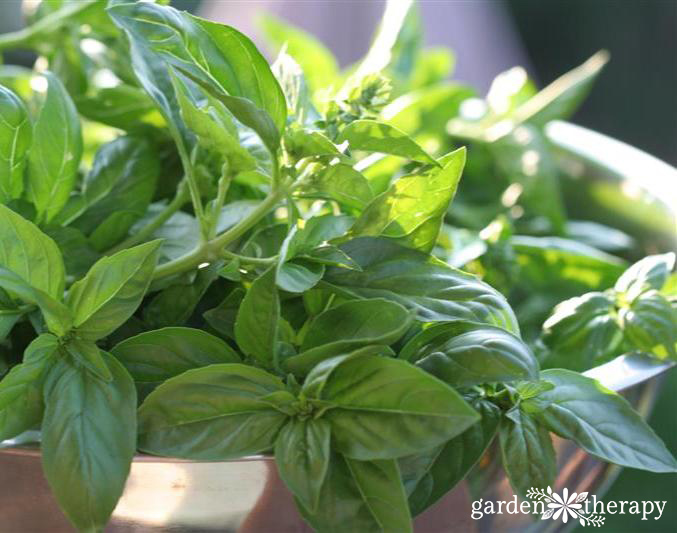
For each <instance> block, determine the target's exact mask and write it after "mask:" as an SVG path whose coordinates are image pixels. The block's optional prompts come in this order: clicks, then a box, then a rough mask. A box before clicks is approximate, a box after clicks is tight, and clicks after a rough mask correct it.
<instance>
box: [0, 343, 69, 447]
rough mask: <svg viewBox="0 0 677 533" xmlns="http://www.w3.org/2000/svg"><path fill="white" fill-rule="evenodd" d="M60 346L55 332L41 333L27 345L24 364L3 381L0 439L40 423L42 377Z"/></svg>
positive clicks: (0, 386)
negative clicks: (53, 333)
mask: <svg viewBox="0 0 677 533" xmlns="http://www.w3.org/2000/svg"><path fill="white" fill-rule="evenodd" d="M58 347H59V344H58V340H57V338H56V337H55V336H54V335H51V334H49V333H44V334H42V335H40V336H39V337H37V338H36V339H35V340H34V341H33V342H31V343H30V344H29V345H28V347H27V348H26V352H25V353H24V361H23V363H21V364H18V365H16V366H15V367H13V368H12V369H11V370H10V371H9V373H8V374H7V375H6V376H5V377H4V378H3V379H2V381H0V442H2V441H3V440H5V439H9V438H11V437H15V436H16V435H18V434H19V433H23V432H24V431H26V430H29V429H32V428H33V427H35V426H37V425H39V424H40V421H41V420H42V412H43V409H44V407H43V402H42V377H43V375H44V373H45V370H46V369H47V368H48V367H49V365H50V364H51V361H52V359H53V358H54V355H55V353H56V351H57V350H58Z"/></svg>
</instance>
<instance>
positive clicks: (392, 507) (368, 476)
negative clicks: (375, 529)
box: [346, 457, 413, 533]
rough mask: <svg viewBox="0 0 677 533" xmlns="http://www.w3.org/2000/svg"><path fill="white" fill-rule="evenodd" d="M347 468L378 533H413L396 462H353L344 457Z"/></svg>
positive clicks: (405, 496) (353, 460)
mask: <svg viewBox="0 0 677 533" xmlns="http://www.w3.org/2000/svg"><path fill="white" fill-rule="evenodd" d="M346 464H347V465H348V469H349V470H350V473H351V474H352V476H353V479H354V480H355V484H356V485H357V487H358V488H359V490H360V493H361V494H362V498H363V499H364V501H365V503H366V504H367V507H368V508H369V510H370V511H371V513H372V515H374V518H375V519H376V522H378V524H379V526H380V527H381V531H384V532H393V533H395V532H397V533H407V532H410V533H411V532H413V529H412V525H411V515H410V514H409V506H408V505H407V495H406V494H405V492H404V487H403V486H402V481H401V480H400V470H399V468H398V467H397V462H396V461H393V460H389V461H388V460H385V461H384V460H382V461H356V460H355V459H349V458H347V457H346Z"/></svg>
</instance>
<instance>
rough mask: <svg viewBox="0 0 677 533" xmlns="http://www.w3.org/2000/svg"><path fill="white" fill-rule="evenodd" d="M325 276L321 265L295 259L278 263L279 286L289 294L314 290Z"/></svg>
mask: <svg viewBox="0 0 677 533" xmlns="http://www.w3.org/2000/svg"><path fill="white" fill-rule="evenodd" d="M323 274H324V266H323V265H322V264H320V263H316V262H311V261H304V260H303V259H295V260H292V261H287V262H286V263H278V269H277V276H276V278H277V286H278V287H280V289H282V290H284V291H288V292H295V293H301V292H305V291H308V290H310V289H312V288H313V287H314V286H315V285H317V284H318V283H319V281H320V280H321V279H322V275H323Z"/></svg>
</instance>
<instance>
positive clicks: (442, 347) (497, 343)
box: [400, 323, 538, 387]
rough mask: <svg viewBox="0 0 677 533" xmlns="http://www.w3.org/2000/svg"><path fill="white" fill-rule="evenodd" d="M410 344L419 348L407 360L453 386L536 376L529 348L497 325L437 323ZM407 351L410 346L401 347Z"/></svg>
mask: <svg viewBox="0 0 677 533" xmlns="http://www.w3.org/2000/svg"><path fill="white" fill-rule="evenodd" d="M431 330H432V331H431ZM419 337H424V338H419ZM412 344H415V345H418V346H419V347H418V350H416V352H415V355H414V357H413V359H410V360H415V361H416V364H417V365H418V366H420V367H421V368H423V369H424V370H426V371H427V372H430V373H431V374H433V375H434V376H436V377H438V378H439V379H441V380H442V381H444V382H445V383H448V384H449V385H451V386H453V387H470V386H472V385H478V384H481V383H497V382H510V381H516V380H520V379H538V361H537V360H536V358H535V357H534V354H533V353H532V352H531V350H530V349H529V347H528V346H527V345H526V344H524V342H522V340H521V339H520V338H519V337H516V336H515V335H513V334H512V333H508V332H507V331H505V330H504V329H501V328H495V327H491V326H486V325H478V324H467V323H466V324H453V323H452V324H439V325H436V326H432V327H431V328H428V329H426V330H424V331H423V332H422V333H420V334H419V335H417V336H416V337H414V338H413V339H411V340H410V341H409V343H407V346H410V345H412ZM407 350H412V348H407V347H405V348H404V349H403V351H407ZM400 357H402V355H400Z"/></svg>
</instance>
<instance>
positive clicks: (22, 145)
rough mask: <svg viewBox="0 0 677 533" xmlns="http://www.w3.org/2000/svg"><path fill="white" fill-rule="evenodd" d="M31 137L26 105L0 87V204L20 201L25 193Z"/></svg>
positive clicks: (7, 90)
mask: <svg viewBox="0 0 677 533" xmlns="http://www.w3.org/2000/svg"><path fill="white" fill-rule="evenodd" d="M32 137H33V128H32V126H31V121H30V120H29V118H28V111H27V110H26V106H25V105H24V104H23V102H22V101H21V99H20V98H19V97H18V96H17V95H15V94H14V93H13V92H12V91H10V90H9V89H8V88H6V87H3V86H2V85H0V203H7V202H9V201H10V200H12V199H14V198H19V197H20V196H21V193H22V192H23V190H24V169H25V167H26V156H27V154H28V148H29V147H30V144H31V140H32Z"/></svg>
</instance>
